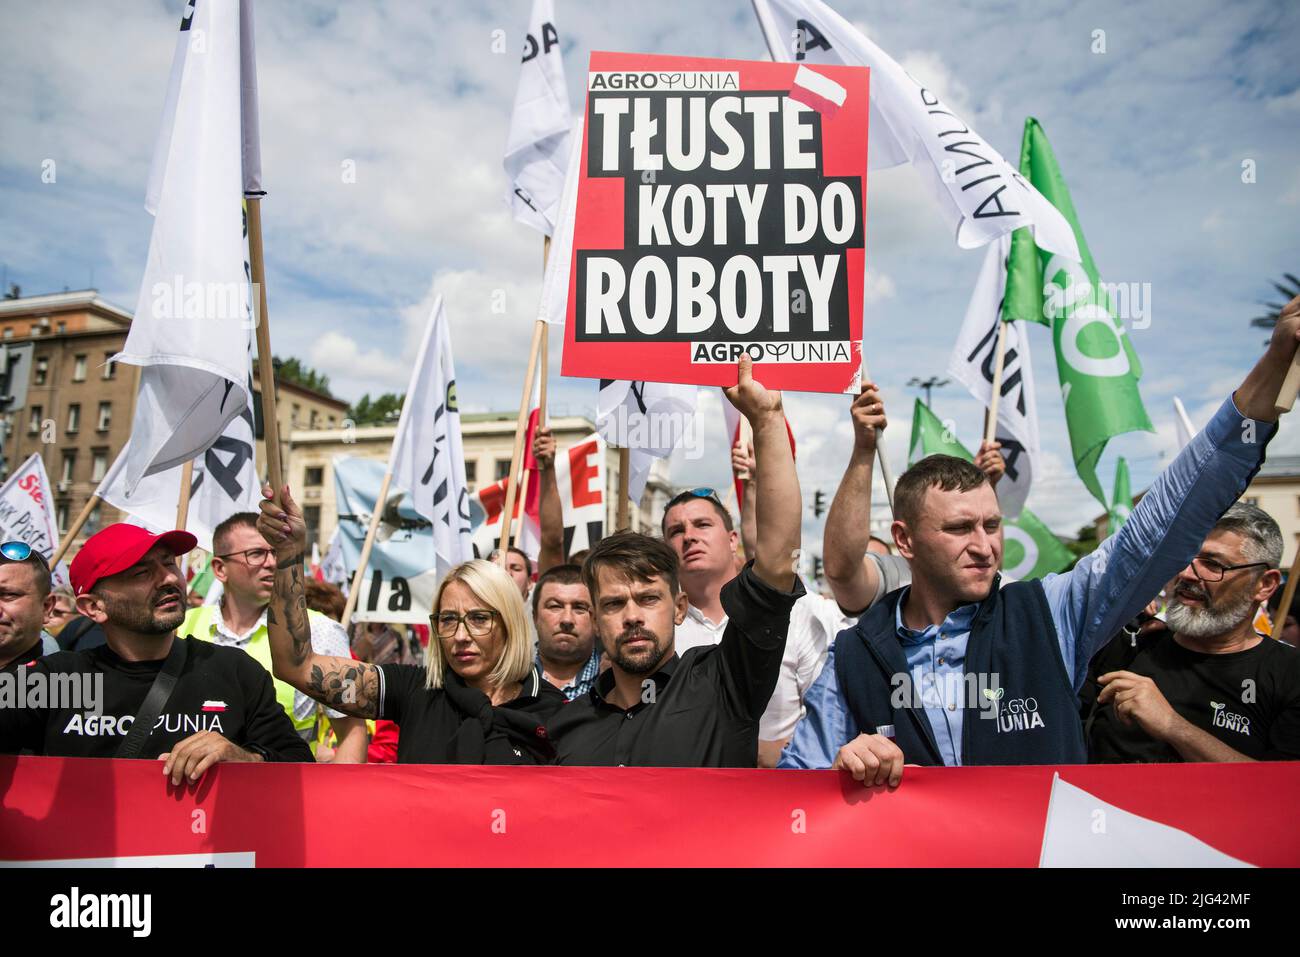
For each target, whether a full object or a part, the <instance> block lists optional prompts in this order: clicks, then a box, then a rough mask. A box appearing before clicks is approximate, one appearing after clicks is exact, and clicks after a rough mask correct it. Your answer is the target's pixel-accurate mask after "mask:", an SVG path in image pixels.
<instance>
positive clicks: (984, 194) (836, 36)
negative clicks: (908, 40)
mask: <svg viewBox="0 0 1300 957" xmlns="http://www.w3.org/2000/svg"><path fill="white" fill-rule="evenodd" d="M753 2H754V12H755V13H756V14H757V16H758V22H759V25H760V26H761V27H762V29H763V35H764V37H765V38H766V39H767V46H768V49H769V51H770V52H771V54H772V59H774V60H779V61H782V62H795V61H798V62H800V63H843V64H847V65H849V66H865V67H870V68H871V115H870V118H869V120H868V130H869V133H868V144H867V167H868V168H869V169H887V168H889V167H891V166H899V165H901V164H903V163H911V164H912V166H913V167H915V169H916V171H917V173H918V175H920V177H921V181H922V182H923V183H924V184H925V187H926V189H927V191H928V192H929V193H930V196H931V198H932V199H933V200H934V201H935V203H936V204H937V205H938V206H939V209H940V211H941V212H942V215H943V217H944V219H945V220H947V222H948V226H949V228H950V229H951V230H952V233H953V237H954V238H955V239H956V241H957V245H958V246H960V247H962V248H963V249H973V248H975V247H977V246H983V245H984V244H985V243H987V242H989V241H991V240H993V239H995V238H996V237H998V236H1001V235H1003V234H1004V233H1010V232H1011V231H1012V230H1014V229H1018V228H1020V227H1021V226H1029V227H1032V228H1033V230H1034V241H1035V242H1036V243H1037V244H1038V246H1039V247H1040V248H1042V249H1047V250H1050V251H1051V252H1054V253H1060V254H1061V255H1063V256H1065V257H1066V258H1068V259H1072V260H1075V261H1078V260H1079V258H1080V257H1079V246H1078V243H1077V242H1076V241H1075V238H1074V231H1073V230H1072V229H1071V228H1070V224H1069V223H1068V222H1066V219H1065V217H1064V216H1062V215H1061V214H1060V212H1059V211H1058V210H1057V209H1056V207H1055V206H1053V205H1052V204H1051V203H1050V202H1048V201H1047V199H1046V198H1045V197H1044V196H1043V195H1042V194H1041V193H1039V192H1038V190H1037V189H1035V188H1034V187H1033V186H1032V185H1031V184H1030V183H1029V182H1028V181H1027V180H1026V179H1025V178H1024V177H1023V176H1021V175H1020V173H1019V172H1018V171H1017V170H1016V168H1015V167H1013V166H1012V165H1011V164H1009V163H1008V162H1007V161H1006V160H1005V159H1004V158H1003V157H1002V154H1000V153H999V152H998V151H997V150H995V149H994V148H993V147H992V146H990V145H989V144H988V143H987V142H985V140H984V138H983V137H981V136H980V135H979V134H978V133H976V132H975V131H974V130H973V129H971V128H970V125H969V124H967V123H966V122H965V121H964V120H962V119H961V118H960V117H959V116H957V114H956V113H954V112H953V111H952V110H951V109H949V107H948V106H947V105H946V104H945V103H944V102H943V101H942V100H940V99H939V97H938V95H936V94H935V93H934V91H933V90H928V89H926V88H925V87H923V86H921V84H919V83H917V82H916V80H914V79H912V77H911V76H909V75H908V73H907V71H906V70H904V69H903V68H902V67H901V66H899V64H898V63H897V62H895V61H894V59H893V58H892V57H890V56H889V55H888V54H887V53H885V52H884V51H883V50H881V49H880V48H879V47H878V46H876V45H875V44H874V43H872V42H871V41H870V40H868V39H867V38H866V37H865V36H863V35H862V33H860V32H859V31H858V30H857V29H856V28H855V27H854V26H853V25H852V24H850V23H849V22H848V21H847V20H845V19H844V18H843V17H841V16H840V15H839V14H838V13H836V12H835V11H834V10H832V9H831V8H830V7H828V6H827V5H826V4H825V3H822V2H821V0H753Z"/></svg>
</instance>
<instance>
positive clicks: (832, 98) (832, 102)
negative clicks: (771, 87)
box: [790, 66, 849, 117]
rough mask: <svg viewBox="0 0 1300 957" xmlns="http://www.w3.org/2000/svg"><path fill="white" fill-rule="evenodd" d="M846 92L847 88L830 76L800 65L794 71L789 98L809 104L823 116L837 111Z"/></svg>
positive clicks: (805, 104)
mask: <svg viewBox="0 0 1300 957" xmlns="http://www.w3.org/2000/svg"><path fill="white" fill-rule="evenodd" d="M848 93H849V91H848V90H846V89H844V87H842V86H840V85H839V84H838V83H836V82H835V81H834V80H832V79H831V78H830V77H828V76H825V75H823V74H821V73H818V72H816V71H815V70H810V69H808V68H807V67H806V66H801V67H799V69H798V70H796V71H795V74H794V86H792V87H791V88H790V99H792V100H798V101H799V102H800V103H802V104H804V106H811V107H812V108H813V109H814V110H816V111H817V112H818V113H820V114H822V115H823V116H827V117H830V116H834V115H835V114H836V113H838V112H839V109H840V107H841V106H843V105H844V98H845V97H846V96H848Z"/></svg>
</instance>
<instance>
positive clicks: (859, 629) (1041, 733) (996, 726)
mask: <svg viewBox="0 0 1300 957" xmlns="http://www.w3.org/2000/svg"><path fill="white" fill-rule="evenodd" d="M998 584H999V582H998V581H997V580H995V581H994V584H993V591H992V593H991V594H990V595H989V597H988V598H986V599H985V600H984V601H983V602H982V603H981V604H980V607H979V610H978V611H976V613H975V618H974V621H973V622H972V624H971V633H970V638H969V640H968V642H967V645H966V683H965V688H964V689H959V690H961V691H962V693H961V694H960V695H959V696H958V697H957V699H956V700H957V702H958V707H962V708H964V709H965V713H964V714H963V716H962V739H961V753H962V764H1082V763H1084V762H1085V761H1086V760H1087V751H1086V750H1085V748H1084V743H1083V728H1082V725H1081V723H1080V720H1079V705H1078V698H1077V696H1076V694H1075V692H1074V689H1073V688H1072V687H1071V684H1070V679H1069V677H1068V676H1067V675H1066V672H1065V662H1064V661H1063V660H1062V658H1061V649H1060V647H1059V645H1058V644H1057V635H1056V625H1055V623H1054V622H1053V621H1052V616H1051V612H1050V610H1049V609H1048V606H1047V595H1046V594H1045V593H1044V591H1043V586H1042V583H1041V582H1039V581H1024V582H1013V583H1011V584H1009V585H1007V587H1006V588H999V587H998ZM902 594H903V589H901V588H900V589H898V590H897V591H893V592H890V593H889V594H888V595H886V596H885V597H884V598H883V599H882V600H880V601H878V602H876V604H875V606H874V607H872V608H871V610H870V611H868V612H867V613H866V614H865V615H863V616H862V618H861V619H860V620H859V621H858V624H857V626H856V627H855V628H853V629H852V630H849V631H844V632H841V633H840V635H839V637H838V638H837V639H836V641H835V675H836V677H837V678H838V679H839V686H840V690H841V692H842V693H843V695H844V697H845V699H846V700H847V701H848V705H849V711H850V714H851V716H852V721H853V722H856V725H857V728H856V732H857V733H859V734H874V733H875V732H876V729H877V728H878V727H880V726H882V725H893V726H894V740H895V743H897V744H898V746H899V747H900V748H902V750H903V754H904V756H905V757H906V759H907V762H908V763H909V764H943V757H942V756H941V755H940V753H939V749H938V746H937V745H936V744H935V739H934V733H933V732H932V730H931V728H930V721H929V719H928V718H927V717H926V713H925V709H924V707H923V706H922V704H921V702H919V701H918V700H917V696H918V695H919V694H920V690H919V689H913V687H912V676H911V670H910V669H909V668H908V666H907V659H906V657H904V654H903V646H902V643H901V641H900V640H899V638H898V632H897V629H896V624H895V613H896V610H897V608H898V601H899V598H900V597H901V596H902ZM855 736H856V735H855Z"/></svg>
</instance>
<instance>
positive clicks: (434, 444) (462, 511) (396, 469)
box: [393, 296, 474, 578]
mask: <svg viewBox="0 0 1300 957" xmlns="http://www.w3.org/2000/svg"><path fill="white" fill-rule="evenodd" d="M393 487H394V488H395V489H401V490H403V491H405V492H407V493H409V494H410V497H411V498H410V501H411V505H412V507H413V508H414V509H415V510H416V511H417V512H419V513H420V514H421V515H423V516H424V517H425V518H427V519H428V520H429V521H430V522H432V523H433V541H434V548H435V550H436V552H437V556H438V569H437V570H438V577H439V578H441V577H442V576H443V575H444V574H446V573H447V572H448V571H449V570H450V569H451V568H452V566H453V565H458V564H460V563H461V562H463V561H467V560H468V559H471V558H473V557H474V551H473V547H472V545H471V544H470V514H469V490H468V488H467V487H466V483H465V452H464V449H463V447H462V445H461V435H460V409H459V407H458V406H457V404H456V365H455V362H453V360H452V354H451V331H450V329H449V328H448V321H447V311H446V309H445V308H443V303H442V297H441V296H439V297H438V298H437V299H436V300H435V301H434V303H433V313H432V315H430V316H429V326H428V328H427V329H426V330H425V332H424V341H423V342H421V343H420V352H419V355H418V356H417V357H416V360H415V369H414V370H413V371H412V372H411V382H410V385H408V386H407V389H406V398H405V400H404V401H403V402H402V415H401V418H400V419H398V422H397V434H396V435H395V436H394V438H393Z"/></svg>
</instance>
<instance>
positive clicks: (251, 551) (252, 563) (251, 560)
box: [213, 548, 271, 568]
mask: <svg viewBox="0 0 1300 957" xmlns="http://www.w3.org/2000/svg"><path fill="white" fill-rule="evenodd" d="M236 555H243V556H244V561H245V562H247V563H248V565H249V567H250V568H261V567H262V566H263V565H265V564H266V560H267V558H269V557H270V556H271V549H269V548H245V549H244V550H243V551H242V552H231V553H230V554H229V555H214V556H213V557H214V558H220V559H221V560H222V561H225V560H226V559H228V558H234V557H235V556H236Z"/></svg>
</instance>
